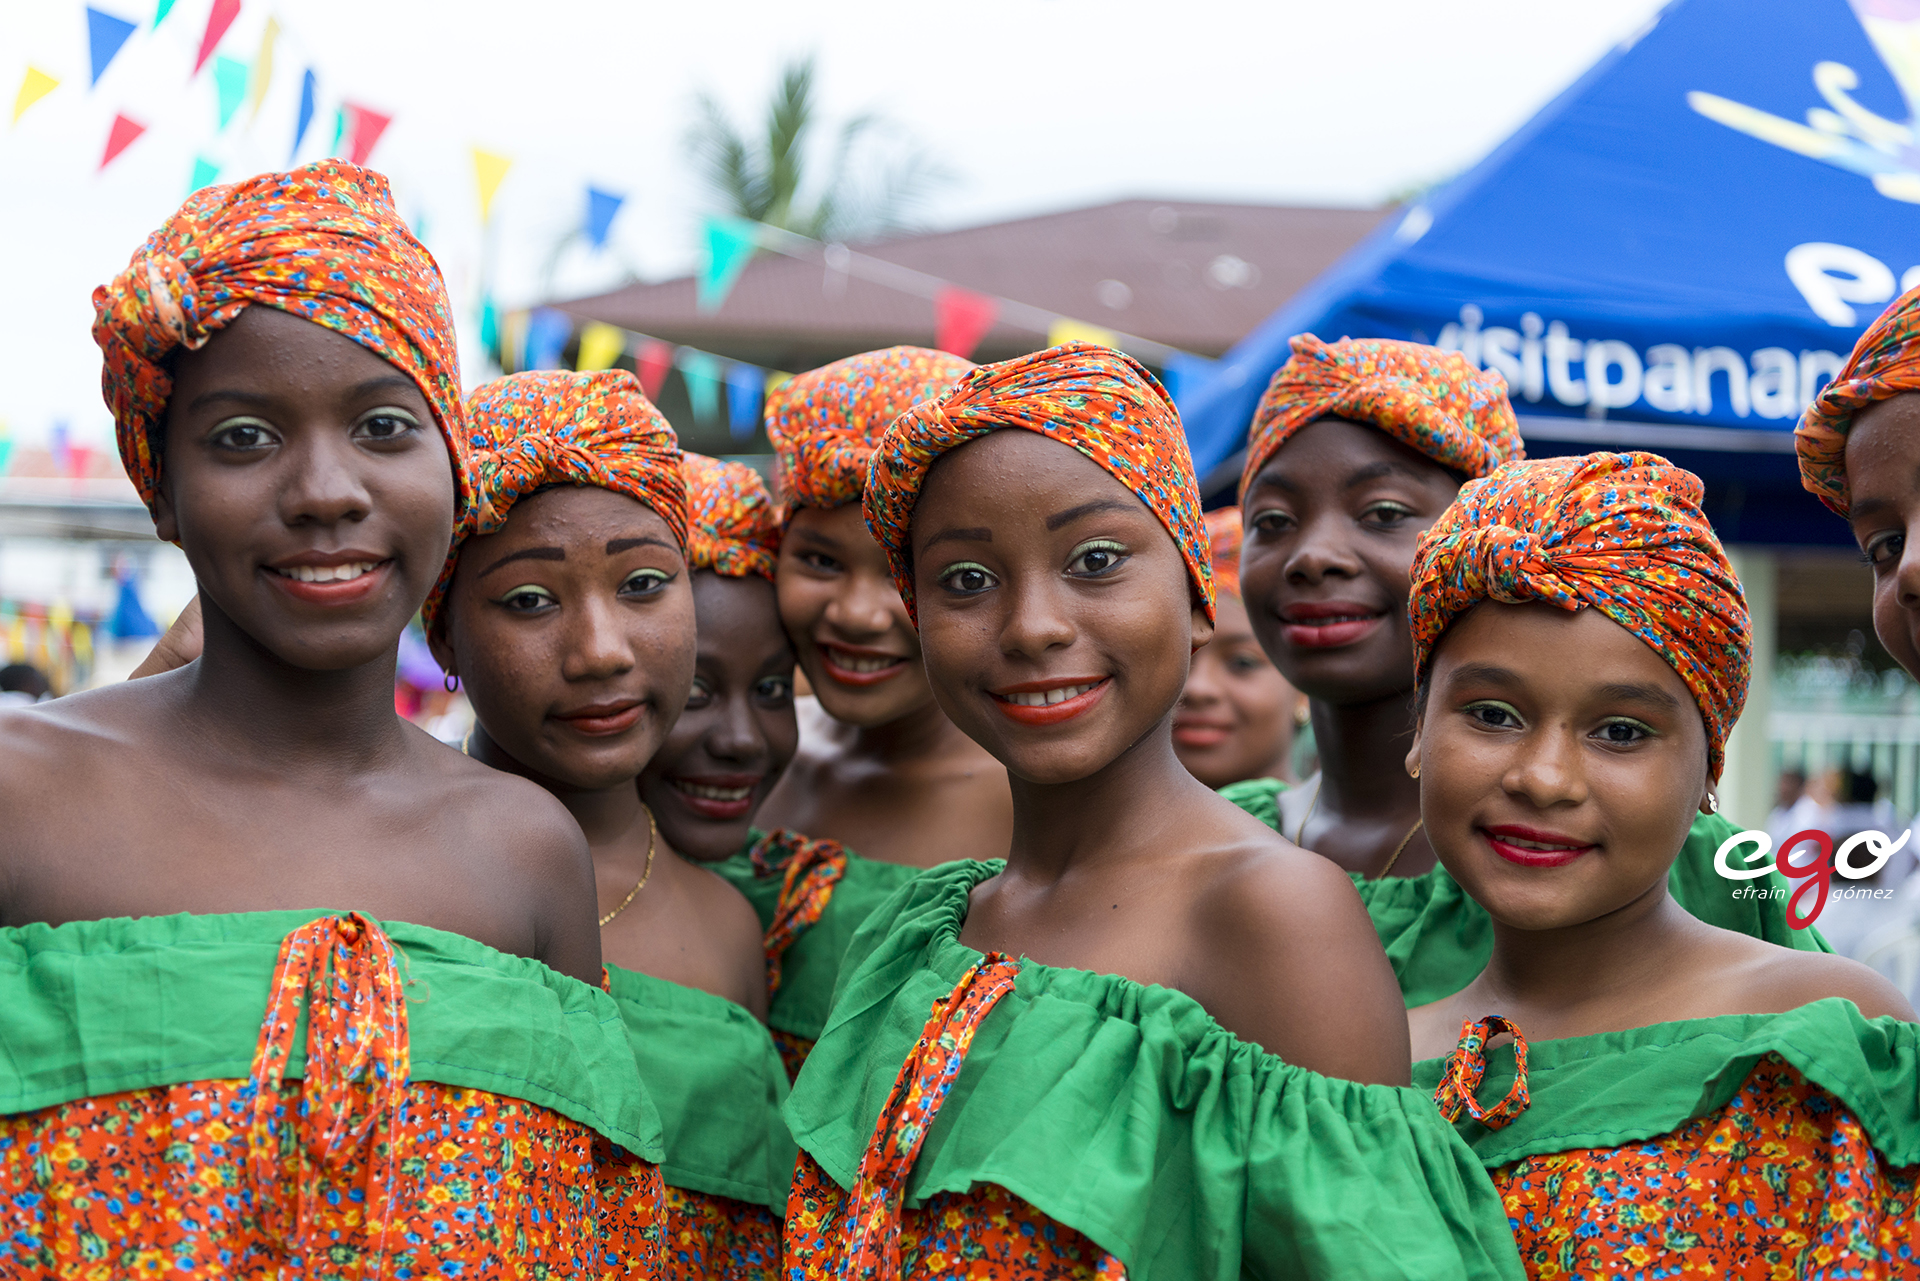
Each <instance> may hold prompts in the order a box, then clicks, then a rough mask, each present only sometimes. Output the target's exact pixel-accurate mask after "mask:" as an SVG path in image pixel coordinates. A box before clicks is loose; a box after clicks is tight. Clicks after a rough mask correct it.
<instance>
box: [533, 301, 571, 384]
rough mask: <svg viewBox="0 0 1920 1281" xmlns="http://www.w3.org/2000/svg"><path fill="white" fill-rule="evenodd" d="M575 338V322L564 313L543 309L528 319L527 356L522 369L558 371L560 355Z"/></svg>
mask: <svg viewBox="0 0 1920 1281" xmlns="http://www.w3.org/2000/svg"><path fill="white" fill-rule="evenodd" d="M572 336H573V321H571V320H569V319H568V318H567V314H566V313H565V312H563V311H555V310H554V309H553V308H551V307H541V308H539V309H538V310H537V311H535V312H534V313H533V315H531V316H529V317H528V318H527V355H526V359H525V360H523V361H521V362H520V368H522V369H558V368H560V354H561V353H562V352H564V351H565V350H566V349H567V339H569V338H571V337H572Z"/></svg>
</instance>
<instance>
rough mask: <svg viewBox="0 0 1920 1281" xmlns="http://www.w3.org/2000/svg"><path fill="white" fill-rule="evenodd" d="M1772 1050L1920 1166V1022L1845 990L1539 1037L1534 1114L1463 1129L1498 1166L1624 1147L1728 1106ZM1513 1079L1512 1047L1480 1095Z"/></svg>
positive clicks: (1435, 1068) (1435, 1076) (1418, 1082)
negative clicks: (1867, 1009) (1867, 1013)
mask: <svg viewBox="0 0 1920 1281" xmlns="http://www.w3.org/2000/svg"><path fill="white" fill-rule="evenodd" d="M1525 1030H1526V1029H1525V1028H1522V1029H1521V1031H1523V1032H1524V1031H1525ZM1768 1054H1778V1055H1779V1056H1780V1057H1781V1058H1783V1059H1785V1060H1786V1061H1787V1062H1789V1063H1791V1064H1792V1065H1793V1066H1794V1067H1795V1068H1796V1069H1798V1070H1799V1072H1800V1074H1801V1075H1802V1076H1804V1077H1806V1078H1807V1079H1808V1080H1809V1081H1812V1082H1813V1083H1814V1084H1816V1085H1818V1086H1819V1087H1820V1088H1821V1089H1823V1090H1825V1091H1826V1092H1827V1093H1828V1094H1831V1095H1832V1096H1833V1097H1834V1098H1836V1099H1838V1100H1839V1101H1840V1103H1841V1104H1842V1105H1843V1106H1845V1107H1846V1109H1847V1110H1848V1111H1849V1112H1851V1113H1853V1115H1854V1116H1855V1117H1857V1118H1858V1119H1859V1121H1860V1123H1861V1125H1863V1126H1864V1127H1865V1128H1866V1131H1867V1136H1868V1137H1869V1138H1870V1139H1871V1140H1872V1141H1873V1146H1874V1147H1875V1148H1876V1149H1877V1150H1878V1151H1879V1152H1880V1154H1881V1155H1882V1156H1883V1157H1885V1158H1886V1159H1887V1161H1889V1162H1890V1163H1892V1164H1894V1165H1913V1164H1915V1163H1916V1162H1920V1025H1915V1024H1912V1023H1903V1022H1901V1021H1900V1020H1898V1019H1895V1018H1891V1017H1887V1018H1877V1019H1868V1018H1864V1017H1862V1016H1861V1014H1860V1011H1859V1009H1858V1008H1857V1007H1856V1006H1855V1005H1854V1003H1853V1002H1852V1001H1848V1000H1843V999H1841V998H1839V997H1830V998H1828V999H1827V1000H1824V1001H1815V1002H1813V1003H1812V1004H1811V1005H1803V1006H1801V1007H1800V1008H1799V1009H1797V1010H1788V1011H1787V1012H1786V1013H1784V1014H1732V1015H1727V1016H1724V1017H1722V1018H1714V1019H1691V1020H1688V1021H1685V1022H1680V1023H1656V1024H1654V1025H1653V1026H1652V1027H1641V1028H1634V1029H1632V1030H1630V1031H1626V1032H1608V1033H1605V1034H1603V1035H1600V1036H1578V1037H1569V1038H1567V1039H1565V1040H1560V1041H1532V1042H1529V1043H1528V1045H1527V1088H1528V1092H1529V1094H1530V1095H1531V1097H1532V1100H1533V1101H1532V1103H1531V1104H1530V1105H1529V1106H1528V1108H1527V1110H1526V1111H1525V1112H1522V1113H1521V1114H1520V1116H1519V1118H1518V1119H1516V1120H1515V1121H1513V1122H1512V1123H1511V1124H1509V1125H1508V1126H1506V1127H1505V1128H1504V1129H1499V1130H1489V1129H1487V1128H1486V1127H1485V1126H1484V1125H1481V1124H1480V1123H1479V1122H1478V1121H1475V1120H1473V1119H1471V1118H1470V1117H1466V1116H1462V1117H1461V1119H1460V1123H1459V1129H1460V1133H1461V1134H1462V1135H1463V1136H1465V1137H1466V1139H1467V1141H1468V1142H1469V1143H1471V1144H1472V1145H1473V1150H1474V1153H1475V1155H1477V1156H1478V1157H1479V1158H1480V1160H1481V1161H1482V1162H1484V1163H1485V1164H1486V1166H1487V1168H1488V1169H1492V1168H1494V1167H1496V1166H1501V1165H1505V1164H1507V1163H1508V1162H1510V1161H1517V1160H1519V1159H1520V1158H1521V1157H1524V1156H1538V1155H1541V1154H1543V1153H1548V1152H1571V1151H1578V1150H1581V1149H1585V1148H1613V1147H1620V1146H1622V1145H1624V1144H1628V1143H1636V1142H1639V1141H1641V1140H1644V1139H1650V1138H1653V1137H1655V1136H1657V1135H1662V1134H1668V1133H1671V1132H1672V1131H1673V1130H1676V1129H1678V1128H1679V1127H1680V1126H1682V1125H1684V1124H1686V1123H1687V1122H1688V1121H1691V1120H1693V1119H1694V1118H1696V1117H1702V1116H1707V1115H1709V1114H1710V1113H1713V1112H1716V1111H1718V1110H1719V1109H1720V1108H1722V1107H1725V1106H1726V1104H1727V1101H1728V1100H1729V1099H1731V1098H1732V1097H1733V1096H1734V1095H1735V1094H1736V1093H1738V1092H1739V1090H1740V1086H1741V1084H1742V1083H1743V1082H1744V1081H1745V1080H1746V1079H1747V1074H1748V1073H1749V1072H1751V1071H1752V1070H1753V1068H1754V1065H1755V1064H1757V1063H1758V1062H1759V1061H1760V1060H1761V1059H1762V1058H1763V1057H1765V1056H1766V1055H1768ZM1445 1065H1446V1060H1444V1059H1426V1060H1424V1061H1422V1062H1419V1063H1416V1064H1414V1065H1413V1084H1414V1087H1415V1088H1416V1089H1421V1090H1425V1091H1426V1092H1427V1093H1429V1094H1431V1093H1432V1092H1433V1091H1434V1089H1435V1088H1437V1087H1438V1086H1439V1084H1440V1077H1441V1074H1442V1072H1443V1071H1444V1069H1445ZM1512 1084H1513V1046H1511V1045H1505V1046H1501V1047H1499V1048H1497V1049H1493V1050H1490V1051H1488V1052H1487V1075H1486V1079H1485V1080H1484V1081H1482V1082H1481V1085H1480V1091H1479V1096H1478V1097H1479V1098H1480V1100H1481V1102H1483V1103H1486V1104H1491V1103H1493V1102H1494V1101H1495V1100H1498V1099H1501V1098H1504V1097H1506V1093H1507V1090H1508V1088H1509V1087H1511V1086H1512Z"/></svg>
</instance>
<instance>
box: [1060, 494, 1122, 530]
mask: <svg viewBox="0 0 1920 1281" xmlns="http://www.w3.org/2000/svg"><path fill="white" fill-rule="evenodd" d="M1131 510H1133V505H1132V504H1130V503H1123V502H1121V501H1120V500H1119V499H1117V498H1096V499H1095V500H1094V501H1092V502H1090V503H1081V504H1080V505H1079V506H1078V507H1069V508H1067V510H1065V511H1063V512H1055V513H1054V514H1053V515H1051V516H1049V517H1047V532H1048V533H1052V532H1053V531H1054V530H1056V529H1058V528H1060V527H1061V526H1062V525H1066V524H1070V523H1072V522H1073V521H1076V520H1079V519H1080V518H1081V517H1082V516H1091V515H1093V514H1095V513H1096V512H1124V511H1131Z"/></svg>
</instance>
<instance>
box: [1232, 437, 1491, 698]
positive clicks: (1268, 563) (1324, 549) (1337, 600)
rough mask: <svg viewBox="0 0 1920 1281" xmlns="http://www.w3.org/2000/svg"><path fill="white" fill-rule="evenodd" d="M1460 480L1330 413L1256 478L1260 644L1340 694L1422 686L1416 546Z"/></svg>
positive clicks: (1299, 680)
mask: <svg viewBox="0 0 1920 1281" xmlns="http://www.w3.org/2000/svg"><path fill="white" fill-rule="evenodd" d="M1459 492H1460V485H1459V482H1458V481H1456V480H1455V479H1454V478H1453V477H1452V476H1451V475H1450V474H1449V473H1448V472H1447V471H1446V470H1445V469H1444V468H1441V467H1440V466H1438V465H1437V464H1435V463H1433V462H1431V461H1429V460H1428V459H1427V458H1426V457H1424V456H1423V455H1421V454H1419V453H1417V452H1415V451H1414V450H1411V449H1409V448H1407V447H1406V446H1405V445H1402V444H1401V443H1400V442H1399V441H1396V440H1394V439H1393V438H1392V437H1390V436H1388V435H1387V434H1386V433H1385V432H1383V431H1380V430H1379V429H1378V428H1375V427H1369V426H1366V425H1364V424H1361V423H1352V422H1348V421H1346V420H1345V419H1340V418H1322V419H1320V420H1319V421H1317V422H1313V423H1309V424H1308V425H1307V426H1305V427H1303V428H1301V429H1300V431H1299V432H1298V433H1296V434H1295V435H1294V436H1293V437H1292V438H1291V439H1290V440H1288V441H1287V443H1286V444H1285V445H1282V446H1281V447H1280V449H1279V451H1278V452H1277V453H1275V454H1274V456H1273V457H1272V458H1271V459H1270V460H1268V462H1267V465H1266V466H1264V467H1262V468H1261V469H1260V471H1259V473H1258V474H1256V475H1255V476H1254V478H1253V483H1252V484H1251V485H1249V486H1248V487H1247V494H1246V500H1245V502H1244V503H1243V504H1242V512H1243V517H1244V519H1245V521H1246V543H1245V546H1244V548H1243V549H1242V551H1241V554H1240V585H1241V589H1242V592H1243V596H1244V599H1245V600H1246V604H1247V613H1248V615H1249V618H1250V620H1251V622H1252V624H1253V630H1254V633H1255V634H1256V635H1257V636H1258V637H1259V638H1260V644H1261V645H1262V647H1264V648H1265V649H1266V651H1267V653H1268V654H1269V655H1271V656H1272V658H1273V661H1274V663H1275V664H1276V665H1277V666H1278V667H1279V668H1280V671H1281V672H1282V673H1283V674H1284V675H1285V676H1286V678H1287V679H1288V680H1289V681H1291V682H1292V683H1293V684H1294V685H1295V686H1297V687H1298V688H1299V689H1301V690H1303V691H1305V692H1306V693H1307V694H1309V695H1311V696H1312V697H1314V698H1318V699H1321V700H1323V701H1325V702H1329V703H1333V704H1337V705H1338V704H1354V703H1370V702H1374V701H1377V700H1379V699H1382V698H1386V697H1389V696H1391V695H1394V694H1398V693H1404V692H1405V691H1407V690H1410V689H1412V688H1413V636H1412V632H1411V631H1410V629H1409V627H1408V624H1407V594H1408V591H1409V588H1410V585H1411V581H1412V572H1413V553H1414V546H1415V544H1416V543H1417V542H1418V541H1419V537H1420V534H1421V531H1423V530H1425V529H1426V528H1427V526H1429V525H1431V524H1433V522H1434V521H1436V520H1438V519H1439V518H1440V514H1441V513H1442V512H1444V511H1446V509H1447V506H1448V504H1450V503H1452V502H1453V499H1454V496H1455V495H1456V494H1458V493H1459Z"/></svg>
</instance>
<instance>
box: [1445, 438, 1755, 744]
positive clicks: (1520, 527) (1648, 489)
mask: <svg viewBox="0 0 1920 1281" xmlns="http://www.w3.org/2000/svg"><path fill="white" fill-rule="evenodd" d="M1702 492H1703V491H1702V489H1701V485H1700V478H1699V477H1697V476H1695V475H1694V474H1693V473H1692V472H1689V471H1683V470H1682V469H1680V468H1678V467H1675V466H1674V465H1673V464H1672V463H1670V462H1668V461H1667V460H1666V459H1664V458H1661V457H1659V456H1657V455H1654V454H1646V453H1621V454H1614V453H1602V454H1588V455H1586V456H1585V457H1580V458H1546V459H1541V460H1539V461H1537V462H1516V463H1506V464H1503V465H1502V466H1501V467H1500V468H1499V470H1497V471H1495V472H1494V473H1493V474H1492V475H1491V476H1487V477H1485V478H1483V479H1480V480H1473V481H1468V482H1467V483H1466V484H1465V485H1464V486H1462V487H1461V490H1460V497H1459V498H1458V499H1457V500H1456V501H1455V502H1454V504H1453V506H1451V507H1449V508H1448V509H1447V510H1446V512H1445V513H1444V514H1443V515H1442V516H1441V517H1440V519H1439V520H1437V521H1435V522H1434V524H1433V526H1432V528H1430V529H1428V530H1427V532H1426V533H1424V534H1422V535H1421V536H1420V545H1419V549H1418V550H1417V551H1416V552H1415V553H1414V560H1413V594H1412V596H1411V598H1410V599H1409V601H1408V607H1407V608H1408V613H1409V615H1410V617H1411V619H1412V623H1413V650H1414V670H1415V672H1416V674H1417V676H1418V678H1419V680H1420V681H1422V682H1425V681H1426V679H1427V677H1428V675H1429V671H1430V668H1431V666H1432V661H1433V650H1434V646H1435V644H1437V643H1438V641H1439V639H1440V637H1441V636H1442V635H1443V634H1444V633H1445V632H1446V630H1447V628H1448V627H1449V626H1451V625H1452V624H1453V622H1454V620H1455V619H1457V618H1459V617H1460V616H1461V615H1462V614H1464V613H1466V612H1467V611H1468V610H1469V609H1472V608H1473V607H1474V606H1475V605H1477V604H1479V603H1480V602H1481V601H1483V600H1494V601H1500V602H1503V603H1506V604H1518V603H1521V602H1524V601H1536V600H1537V601H1547V602H1549V603H1551V604H1554V605H1557V606H1559V607H1560V608H1561V609H1566V610H1578V609H1584V608H1588V607H1592V608H1594V609H1597V610H1599V611H1600V612H1601V613H1602V614H1605V615H1606V616H1607V617H1608V618H1611V619H1612V620H1613V621H1614V622H1616V623H1618V624H1619V625H1620V626H1622V627H1624V628H1625V629H1626V630H1627V631H1629V632H1631V633H1633V635H1634V636H1636V637H1638V638H1639V639H1640V640H1641V641H1642V642H1644V643H1645V644H1646V645H1647V646H1648V647H1649V648H1651V649H1652V650H1653V651H1654V652H1655V653H1657V654H1659V655H1660V657H1661V658H1663V659H1665V660H1666V662H1667V663H1668V664H1669V665H1670V666H1671V667H1672V668H1673V669H1674V671H1675V672H1676V673H1678V674H1679V677H1680V679H1681V680H1682V681H1684V682H1685V683H1686V686H1687V688H1688V689H1689V690H1691V691H1692V693H1693V697H1694V701H1695V702H1696V703H1697V704H1698V705H1699V708H1700V714H1701V717H1702V719H1703V720H1704V721H1705V722H1706V727H1707V746H1708V756H1709V762H1708V765H1709V771H1710V774H1711V777H1713V778H1716V779H1717V778H1719V777H1720V769H1721V766H1722V764H1723V763H1724V762H1725V757H1726V740H1727V734H1728V732H1729V731H1730V730H1731V729H1732V728H1733V723H1734V722H1735V721H1736V720H1738V719H1739V716H1740V709H1741V707H1743V706H1744V705H1745V703H1746V699H1747V674H1748V664H1749V661H1750V657H1751V654H1752V648H1753V641H1752V633H1751V631H1750V630H1749V622H1748V618H1747V605H1746V597H1745V594H1744V593H1743V592H1742V591H1741V588H1740V580H1739V579H1738V578H1737V577H1735V575H1734V572H1733V566H1732V565H1731V564H1730V563H1729V562H1728V560H1727V554H1726V552H1725V550H1724V549H1722V548H1721V546H1720V540H1719V539H1718V538H1716V537H1715V536H1714V533H1713V526H1712V525H1710V524H1709V523H1708V522H1707V518H1706V516H1705V515H1704V514H1703V513H1702V512H1701V510H1700V499H1701V495H1702Z"/></svg>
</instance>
